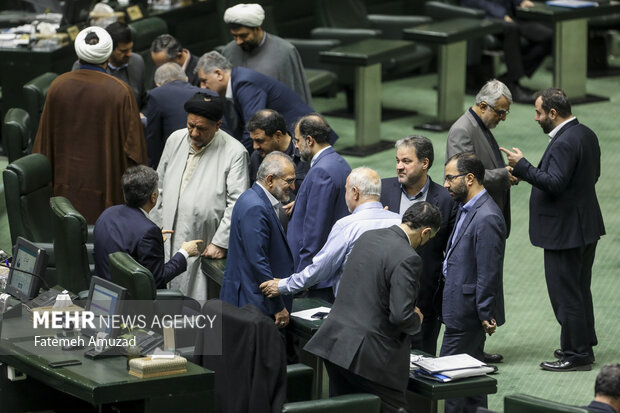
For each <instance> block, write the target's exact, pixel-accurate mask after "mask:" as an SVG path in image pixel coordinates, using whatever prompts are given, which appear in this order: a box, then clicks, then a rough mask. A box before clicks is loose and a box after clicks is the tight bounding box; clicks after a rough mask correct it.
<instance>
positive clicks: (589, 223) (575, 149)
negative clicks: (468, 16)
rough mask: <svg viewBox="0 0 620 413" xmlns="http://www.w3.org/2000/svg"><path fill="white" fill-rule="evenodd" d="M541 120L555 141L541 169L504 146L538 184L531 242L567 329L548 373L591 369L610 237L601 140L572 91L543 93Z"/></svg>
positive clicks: (517, 171) (520, 173) (519, 171)
mask: <svg viewBox="0 0 620 413" xmlns="http://www.w3.org/2000/svg"><path fill="white" fill-rule="evenodd" d="M535 108H536V122H538V124H539V125H540V126H541V128H542V130H543V132H545V133H546V134H548V135H549V137H550V138H551V140H550V141H549V146H547V150H546V151H545V153H544V154H543V156H542V158H541V160H540V163H539V164H538V167H534V165H532V164H531V163H530V162H529V161H528V160H527V159H525V157H524V156H523V153H522V152H521V151H520V150H519V148H512V151H510V150H508V149H504V148H500V149H501V150H502V151H503V152H504V153H505V154H506V155H507V156H508V164H509V165H510V166H512V167H514V171H513V173H514V175H515V176H516V177H518V178H520V179H523V180H524V181H527V182H529V183H530V184H531V185H532V194H531V196H530V240H531V242H532V244H533V245H535V246H537V247H541V248H544V250H545V255H544V257H545V279H546V281H547V290H548V291H549V298H550V299H551V306H552V307H553V312H554V313H555V317H556V319H557V320H558V322H559V323H560V325H561V326H562V333H561V337H560V345H561V348H560V349H558V350H556V351H555V352H554V355H555V357H557V358H558V360H557V361H550V362H543V363H541V364H540V367H542V368H543V369H544V370H550V371H574V370H590V369H591V368H592V363H593V362H594V351H593V349H592V347H593V346H595V345H596V344H597V343H598V340H597V338H596V332H595V330H594V309H593V306H592V293H591V292H590V281H591V279H592V264H593V263H594V254H595V251H596V244H597V243H598V240H599V238H600V237H601V236H602V235H605V226H604V224H603V216H602V214H601V209H600V207H599V204H598V199H597V197H596V189H595V186H596V182H597V181H598V178H599V176H600V173H601V149H600V147H599V143H598V138H597V137H596V134H595V133H594V132H592V130H590V129H589V128H588V127H586V126H585V125H582V124H580V123H579V121H578V120H577V118H575V117H574V116H573V115H572V113H571V107H570V103H569V102H568V98H567V97H566V94H564V92H563V91H562V90H560V89H546V90H543V91H542V92H540V93H539V94H537V98H536V102H535Z"/></svg>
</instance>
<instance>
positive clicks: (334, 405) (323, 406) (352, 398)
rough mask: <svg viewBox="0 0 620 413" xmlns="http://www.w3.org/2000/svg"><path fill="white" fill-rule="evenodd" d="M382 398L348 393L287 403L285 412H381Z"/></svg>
mask: <svg viewBox="0 0 620 413" xmlns="http://www.w3.org/2000/svg"><path fill="white" fill-rule="evenodd" d="M380 410H381V399H380V398H379V397H377V396H375V395H374V394H365V393H360V394H347V395H345V396H337V397H331V398H329V399H320V400H310V401H305V402H295V403H286V404H284V407H283V408H282V412H283V413H379V411H380Z"/></svg>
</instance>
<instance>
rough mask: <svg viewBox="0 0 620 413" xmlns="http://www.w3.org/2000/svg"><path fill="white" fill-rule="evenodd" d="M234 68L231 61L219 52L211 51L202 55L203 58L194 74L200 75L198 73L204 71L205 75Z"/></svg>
mask: <svg viewBox="0 0 620 413" xmlns="http://www.w3.org/2000/svg"><path fill="white" fill-rule="evenodd" d="M232 68H233V65H232V63H230V60H228V59H227V58H225V57H224V56H222V55H221V54H219V53H218V52H216V51H215V50H214V51H211V52H207V53H205V54H203V55H202V57H201V58H200V59H199V60H198V63H197V64H196V69H194V73H198V71H200V70H202V71H203V72H205V73H213V71H214V70H215V69H220V70H230V69H232Z"/></svg>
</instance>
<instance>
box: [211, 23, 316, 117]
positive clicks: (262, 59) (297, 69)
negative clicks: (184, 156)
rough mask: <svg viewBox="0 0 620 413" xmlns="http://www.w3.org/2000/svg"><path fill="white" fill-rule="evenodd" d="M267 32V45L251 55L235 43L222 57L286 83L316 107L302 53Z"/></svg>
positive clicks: (230, 44) (230, 45) (251, 52)
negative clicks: (302, 60)
mask: <svg viewBox="0 0 620 413" xmlns="http://www.w3.org/2000/svg"><path fill="white" fill-rule="evenodd" d="M264 33H265V42H264V43H263V44H262V45H261V46H259V47H256V48H255V49H253V50H251V51H250V52H245V51H244V50H243V49H242V48H241V47H239V46H237V44H236V43H235V41H234V40H233V41H231V42H230V43H228V44H227V45H226V46H225V47H224V49H223V50H222V55H224V56H226V58H228V60H230V62H231V63H232V64H233V66H241V67H247V68H248V69H252V70H255V71H257V72H259V73H262V74H264V75H266V76H269V77H271V78H273V79H276V80H278V81H280V82H282V83H284V84H285V85H286V86H288V87H289V88H291V90H293V92H295V93H297V94H298V95H299V96H301V98H302V99H303V100H304V102H306V103H307V104H308V105H312V94H311V93H310V86H308V80H307V79H306V73H305V72H304V65H303V63H302V62H301V57H300V56H299V52H298V51H297V49H296V48H295V46H293V45H292V44H291V43H289V42H287V41H286V40H284V39H282V38H280V37H278V36H276V35H273V34H269V33H267V32H264Z"/></svg>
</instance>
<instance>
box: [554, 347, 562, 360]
mask: <svg viewBox="0 0 620 413" xmlns="http://www.w3.org/2000/svg"><path fill="white" fill-rule="evenodd" d="M553 356H554V357H555V358H556V359H558V360H563V359H564V352H563V351H562V349H559V348H558V349H556V350H555V351H554V352H553Z"/></svg>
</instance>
